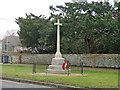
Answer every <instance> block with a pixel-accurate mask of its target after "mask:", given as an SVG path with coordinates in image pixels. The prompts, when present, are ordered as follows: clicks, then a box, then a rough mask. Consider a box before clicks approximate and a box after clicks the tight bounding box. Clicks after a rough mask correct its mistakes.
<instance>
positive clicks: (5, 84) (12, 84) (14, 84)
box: [0, 80, 60, 90]
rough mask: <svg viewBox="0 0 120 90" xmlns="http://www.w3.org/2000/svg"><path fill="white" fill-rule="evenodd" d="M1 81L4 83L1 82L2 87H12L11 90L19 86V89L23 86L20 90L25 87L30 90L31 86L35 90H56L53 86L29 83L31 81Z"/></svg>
mask: <svg viewBox="0 0 120 90" xmlns="http://www.w3.org/2000/svg"><path fill="white" fill-rule="evenodd" d="M0 83H2V85H1V84H0V85H1V86H2V88H11V89H10V90H12V88H17V89H18V88H21V89H18V90H24V89H25V88H26V89H27V90H29V89H30V90H31V88H32V89H33V90H36V89H37V88H39V90H41V89H44V90H45V89H50V90H56V89H55V88H53V87H48V86H43V85H35V84H29V83H20V82H13V81H8V80H0ZM1 86H0V88H1ZM22 88H24V89H22ZM40 88H41V89H40ZM3 90H4V89H3ZM15 90H16V89H15ZM37 90H38V89H37ZM57 90H58V89H57ZM59 90H60V89H59Z"/></svg>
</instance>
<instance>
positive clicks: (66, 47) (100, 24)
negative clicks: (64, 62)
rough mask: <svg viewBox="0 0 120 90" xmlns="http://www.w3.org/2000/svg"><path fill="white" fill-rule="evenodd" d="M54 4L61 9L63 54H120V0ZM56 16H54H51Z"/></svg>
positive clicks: (54, 9)
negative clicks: (113, 3) (119, 12)
mask: <svg viewBox="0 0 120 90" xmlns="http://www.w3.org/2000/svg"><path fill="white" fill-rule="evenodd" d="M65 5H66V6H64V7H63V6H56V8H54V7H52V9H51V10H52V14H51V15H53V18H55V14H54V12H56V11H60V14H57V15H56V16H58V15H59V16H60V17H61V20H62V22H63V26H62V30H64V31H62V30H61V32H62V45H61V47H62V52H63V53H119V52H120V47H119V44H120V38H119V37H120V35H119V33H120V31H119V29H118V17H117V16H118V15H117V14H118V3H117V2H116V3H115V6H114V7H113V6H112V5H110V4H109V2H104V3H103V2H92V3H87V2H78V3H77V2H74V3H65ZM51 17H52V16H51Z"/></svg>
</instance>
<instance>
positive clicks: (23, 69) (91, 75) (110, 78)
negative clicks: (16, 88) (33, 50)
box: [0, 65, 118, 88]
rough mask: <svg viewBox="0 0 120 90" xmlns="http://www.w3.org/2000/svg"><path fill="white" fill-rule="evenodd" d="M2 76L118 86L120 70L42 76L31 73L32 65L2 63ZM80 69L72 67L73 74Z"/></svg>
mask: <svg viewBox="0 0 120 90" xmlns="http://www.w3.org/2000/svg"><path fill="white" fill-rule="evenodd" d="M0 67H2V76H4V77H13V78H20V79H28V80H36V81H45V82H53V83H60V84H66V85H72V86H79V87H94V88H118V72H110V71H94V70H84V74H87V76H67V75H66V76H48V75H45V76H40V75H31V74H32V69H33V68H32V67H31V66H21V65H19V66H16V65H0ZM45 70H46V68H45V67H40V68H39V70H38V72H37V73H45ZM80 72H81V71H80V70H75V69H72V70H71V73H72V74H80Z"/></svg>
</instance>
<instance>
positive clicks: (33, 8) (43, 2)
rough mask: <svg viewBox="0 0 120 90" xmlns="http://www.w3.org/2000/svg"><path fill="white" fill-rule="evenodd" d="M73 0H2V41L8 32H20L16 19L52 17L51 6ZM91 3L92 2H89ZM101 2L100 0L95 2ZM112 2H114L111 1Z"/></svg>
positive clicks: (0, 26)
mask: <svg viewBox="0 0 120 90" xmlns="http://www.w3.org/2000/svg"><path fill="white" fill-rule="evenodd" d="M71 1H72V0H0V39H2V37H3V36H4V35H5V32H6V31H7V30H19V26H18V25H17V24H16V23H15V18H18V17H25V13H27V14H29V13H33V14H35V15H41V14H42V15H45V16H47V17H48V16H49V15H50V10H49V6H50V5H54V6H56V5H64V3H65V2H71ZM88 1H91V0H88ZM94 1H99V0H94ZM109 1H112V0H109Z"/></svg>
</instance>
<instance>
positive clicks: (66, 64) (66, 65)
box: [62, 62, 69, 70]
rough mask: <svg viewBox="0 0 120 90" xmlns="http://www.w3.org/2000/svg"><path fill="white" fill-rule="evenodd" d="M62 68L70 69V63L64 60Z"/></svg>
mask: <svg viewBox="0 0 120 90" xmlns="http://www.w3.org/2000/svg"><path fill="white" fill-rule="evenodd" d="M62 68H63V70H64V69H68V68H69V66H68V63H67V62H64V63H63V64H62Z"/></svg>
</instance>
